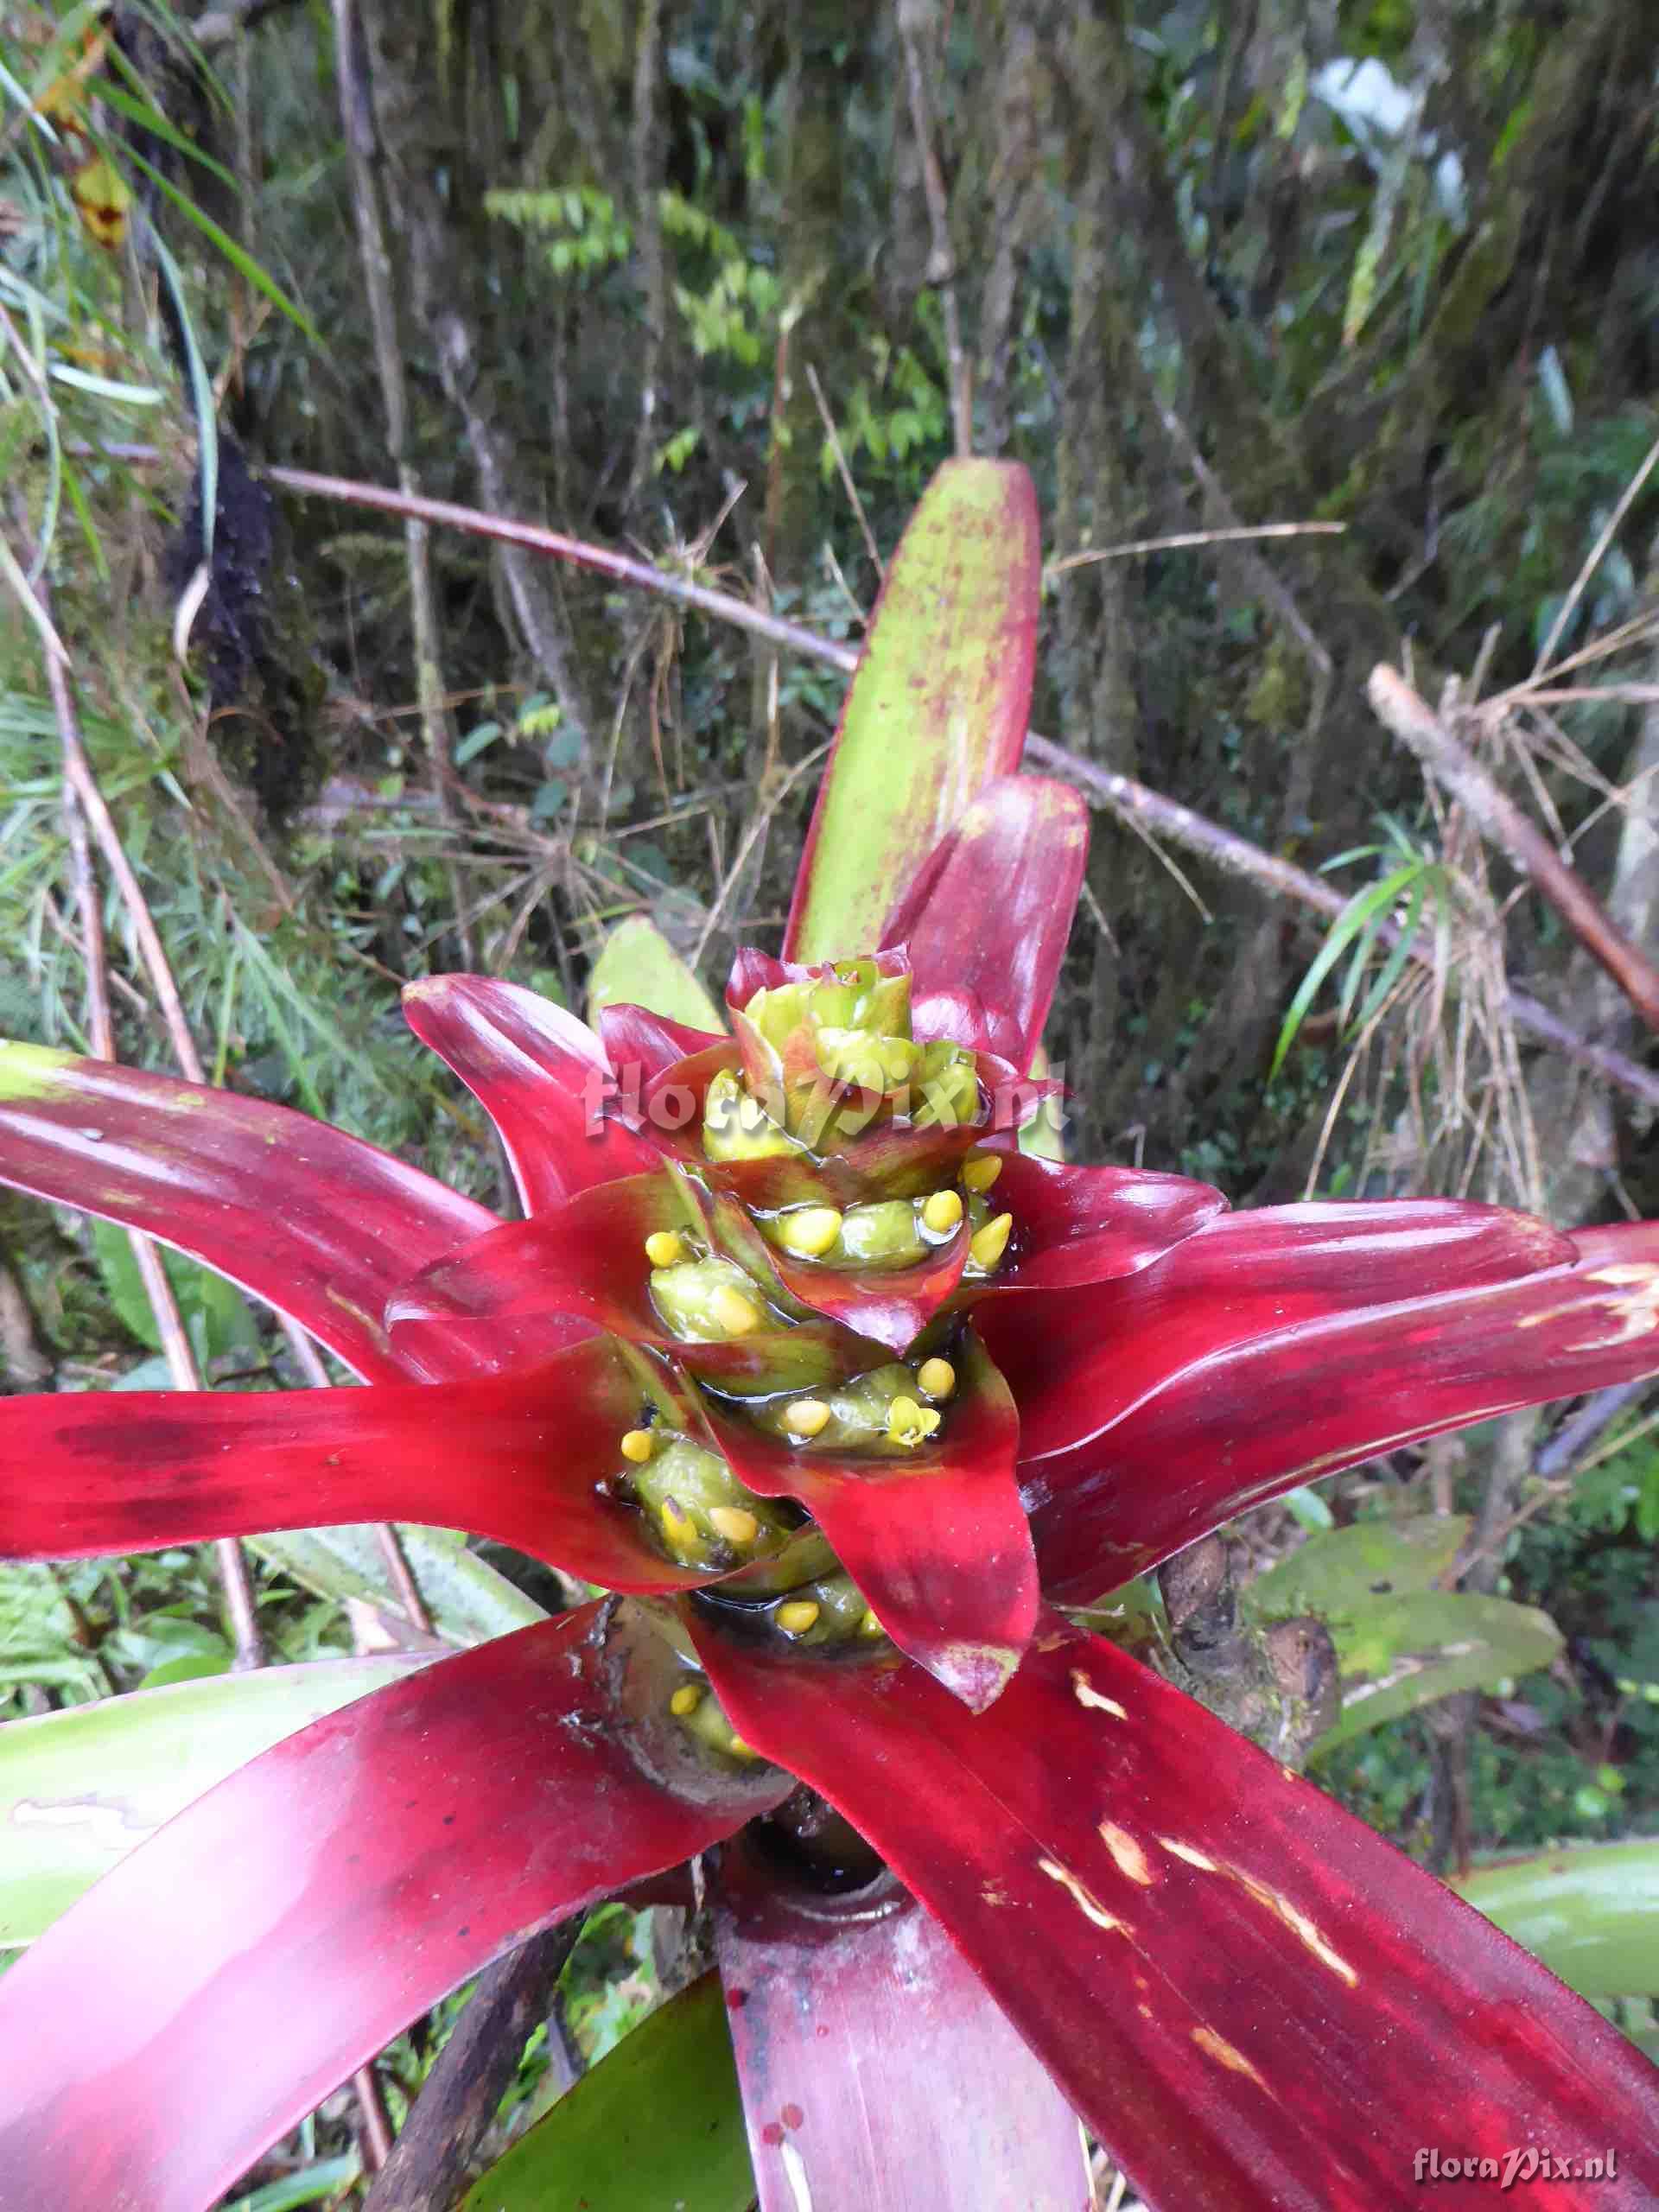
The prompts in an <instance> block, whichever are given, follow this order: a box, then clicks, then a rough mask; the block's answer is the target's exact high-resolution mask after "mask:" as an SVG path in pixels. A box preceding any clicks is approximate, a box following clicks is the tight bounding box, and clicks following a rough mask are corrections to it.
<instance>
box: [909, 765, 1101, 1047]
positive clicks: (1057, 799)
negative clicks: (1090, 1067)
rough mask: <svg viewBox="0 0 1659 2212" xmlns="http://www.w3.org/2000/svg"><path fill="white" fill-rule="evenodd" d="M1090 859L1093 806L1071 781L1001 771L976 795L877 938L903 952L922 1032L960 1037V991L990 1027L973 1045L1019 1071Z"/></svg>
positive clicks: (1046, 1001)
mask: <svg viewBox="0 0 1659 2212" xmlns="http://www.w3.org/2000/svg"><path fill="white" fill-rule="evenodd" d="M1088 854H1089V810H1088V807H1087V806H1086V805H1085V804H1084V800H1083V798H1082V796H1081V794H1080V793H1079V792H1077V791H1075V790H1073V788H1072V787H1071V785H1070V784H1060V783H1055V782H1052V781H1051V780H1050V779H1047V778H1046V777H1040V776H998V777H996V778H995V779H993V781H991V782H990V783H988V784H986V785H984V786H983V787H982V789H981V790H980V791H979V793H978V794H977V796H976V798H974V800H973V801H972V803H971V804H969V806H968V808H967V809H966V810H965V811H964V812H963V815H962V817H961V818H960V820H959V822H958V823H957V826H956V828H955V829H952V830H951V832H950V836H948V837H946V838H945V839H944V841H943V842H942V843H940V844H939V845H938V848H937V849H935V850H934V851H933V852H932V853H931V854H930V855H929V856H928V858H927V859H926V860H925V861H924V862H923V864H922V866H921V868H920V869H919V871H918V874H917V875H916V877H915V879H914V880H912V883H911V884H910V885H909V887H907V888H906V892H905V893H904V896H903V897H902V898H901V899H899V901H898V903H897V905H896V906H894V907H893V912H891V913H890V914H889V915H888V917H887V923H886V925H885V927H884V928H883V930H882V932H881V942H882V944H884V945H894V946H899V945H902V946H903V947H904V948H905V950H906V952H907V953H908V955H909V957H910V963H911V966H912V969H913V971H914V974H915V977H916V1005H915V1015H916V1024H917V1033H918V1035H919V1034H921V1033H922V1032H923V1030H924V1029H925V1030H927V1031H928V1032H929V1033H944V1034H949V1035H955V1034H956V1033H957V1032H956V1030H955V1029H954V1027H950V1023H951V1021H952V1020H953V1019H955V1018H956V1015H955V1008H956V1006H957V1001H958V999H959V997H960V995H962V994H963V993H966V994H969V995H971V996H972V997H973V998H975V999H976V1000H977V1001H979V1004H980V1005H981V1007H982V1008H983V1009H984V1014H985V1020H986V1028H987V1033H986V1034H985V1036H984V1037H983V1038H976V1039H972V1040H971V1041H973V1042H974V1043H975V1044H976V1045H980V1044H982V1045H985V1046H989V1047H990V1049H991V1051H993V1052H997V1053H1000V1054H1001V1057H1002V1058H1004V1059H1005V1060H1012V1061H1013V1062H1014V1065H1015V1066H1016V1067H1018V1068H1020V1069H1022V1070H1023V1069H1026V1068H1028V1067H1029V1066H1030V1065H1031V1062H1032V1056H1033V1053H1034V1052H1036V1049H1037V1046H1038V1044H1039V1041H1040V1039H1041V1037H1042V1033H1043V1024H1044V1022H1045V1021H1046V1020H1047V1018H1048V1009H1049V1005H1050V1003H1051V1001H1052V999H1053V996H1054V985H1055V982H1057V980H1058V976H1059V972H1060V963H1061V961H1062V960H1064V958H1065V944H1066V939H1067V938H1068V937H1070V935H1071V917H1072V915H1073V913H1074V912H1076V910H1077V894H1078V892H1079V891H1080V889H1081V888H1082V885H1083V869H1084V861H1085V860H1086V859H1087V858H1088ZM935 993H938V995H939V996H940V1001H941V1003H940V1007H939V1009H938V1013H937V1014H935V1013H934V1012H933V1009H932V1007H931V1003H930V1001H931V998H932V996H933V995H934V994H935Z"/></svg>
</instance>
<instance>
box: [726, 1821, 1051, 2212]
mask: <svg viewBox="0 0 1659 2212" xmlns="http://www.w3.org/2000/svg"><path fill="white" fill-rule="evenodd" d="M712 1888H713V1893H714V1899H715V1954H716V1955H717V1957H718V1959H719V1961H720V1971H721V1980H722V1982H723V1983H724V1985H725V1990H726V2003H727V2006H728V2018H729V2020H730V2023H731V2030H732V2042H733V2044H734V2047H735V2050H736V2053H737V2070H738V2078H739V2080H740V2082H741V2084H742V2088H743V2106H744V2111H745V2114H746V2116H747V2120H748V2128H749V2150H750V2154H751V2156H752V2158H753V2162H754V2177H755V2182H756V2184H757V2186H758V2187H759V2190H760V2212H800V2208H801V2206H802V2205H803V2204H804V2203H810V2204H813V2205H817V2206H820V2207H823V2208H833V2207H836V2206H842V2205H846V2206H856V2207H857V2208H858V2212H919V2209H920V2208H922V2207H925V2208H926V2212H1033V2207H1039V2208H1041V2212H1085V2208H1086V2207H1087V2206H1088V2205H1089V2204H1090V2201H1091V2200H1090V2193H1089V2180H1088V2173H1087V2170H1086V2168H1085V2167H1084V2162H1083V2145H1082V2143H1081V2140H1080V2139H1079V2136H1078V2133H1077V2121H1076V2120H1075V2119H1074V2118H1073V2116H1072V2113H1071V2108H1070V2107H1069V2106H1068V2105H1067V2104H1066V2102H1065V2099H1064V2098H1063V2097H1062V2096H1061V2094H1060V2093H1059V2091H1058V2089H1057V2088H1055V2086H1054V2084H1053V2082H1052V2080H1051V2079H1050V2078H1049V2075H1048V2074H1047V2073H1046V2071H1045V2069H1043V2067H1042V2066H1040V2065H1039V2063H1038V2062H1037V2060H1036V2059H1035V2058H1034V2057H1033V2056H1032V2054H1031V2052H1030V2051H1029V2050H1027V2048H1026V2046H1025V2044H1022V2043H1021V2042H1020V2038H1019V2037H1018V2036H1017V2035H1016V2034H1015V2033H1014V2030H1013V2028H1012V2027H1010V2026H1009V2024H1008V2023H1007V2020H1006V2019H1005V2018H1003V2016H1002V2014H1001V2012H999V2011H998V2010H997V2008H996V2006H995V2005H994V2004H993V2003H992V2002H991V2000H990V1999H989V1998H988V1996H987V1995H986V1994H985V1992H984V1990H983V1988H982V1986H980V1984H979V1983H978V1982H977V1981H976V1980H975V1978H974V1975H973V1974H972V1972H971V1971H970V1970H969V1967H968V1965H967V1964H966V1962H965V1961H963V1958H962V1957H961V1955H959V1953H958V1952H957V1950H956V1949H955V1948H954V1947H953V1946H952V1945H951V1943H950V1941H949V1939H948V1938H947V1936H945V1934H944V1930H943V1929H941V1928H940V1926H939V1924H938V1922H937V1921H936V1920H935V1919H934V1918H933V1917H932V1916H931V1914H929V1913H927V1912H925V1911H924V1910H922V1908H921V1907H920V1906H919V1905H918V1904H916V1903H915V1901H914V1899H913V1898H912V1897H907V1896H906V1893H905V1892H904V1891H902V1890H901V1889H899V1887H898V1886H897V1885H896V1884H894V1883H893V1881H892V1880H891V1878H887V1879H884V1880H880V1881H879V1882H878V1884H877V1885H872V1888H871V1889H870V1890H868V1891H862V1892H860V1893H858V1894H857V1895H855V1896H852V1897H815V1896H814V1895H812V1893H811V1892H810V1891H803V1890H799V1889H792V1890H790V1891H783V1890H781V1889H780V1888H779V1884H778V1880H777V1878H776V1876H775V1875H774V1874H773V1873H772V1871H771V1870H770V1869H768V1868H766V1867H765V1866H763V1865H762V1864H761V1863H760V1861H759V1860H758V1859H757V1857H756V1855H755V1853H753V1851H751V1850H749V1849H747V1847H746V1846H745V1844H744V1843H743V1841H742V1840H738V1841H735V1842H734V1843H733V1844H731V1845H729V1846H728V1847H727V1849H726V1850H725V1851H724V1852H723V1853H722V1854H721V1863H720V1866H719V1870H718V1872H717V1873H716V1874H715V1878H714V1882H713V1885H712Z"/></svg>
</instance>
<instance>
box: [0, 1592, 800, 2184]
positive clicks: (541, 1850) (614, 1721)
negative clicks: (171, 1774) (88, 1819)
mask: <svg viewBox="0 0 1659 2212" xmlns="http://www.w3.org/2000/svg"><path fill="white" fill-rule="evenodd" d="M607 1623H609V1625H608V1626H607ZM624 1637H625V1632H624V1630H622V1629H621V1627H620V1625H619V1624H616V1623H614V1622H610V1619H609V1616H608V1615H607V1611H606V1609H605V1608H603V1607H600V1606H593V1605H588V1606H584V1607H583V1608H582V1610H581V1611H577V1612H574V1613H569V1614H566V1615H565V1616H563V1618H561V1619H558V1620H555V1621H549V1622H546V1623H545V1624H538V1625H537V1626H536V1627H534V1628H530V1629H524V1630H520V1631H519V1632H518V1634H516V1635H513V1636H508V1637H502V1638H500V1639H499V1641H498V1642H495V1643H486V1644H484V1645H482V1646H480V1648H479V1649H477V1650H474V1651H467V1652H463V1653H461V1654H459V1655H457V1656H455V1657H454V1658H452V1659H447V1660H444V1661H442V1662H440V1663H439V1664H438V1665H436V1666H434V1667H429V1668H426V1669H423V1670H422V1672H421V1673H420V1674H418V1675H414V1676H413V1677H411V1678H410V1680H409V1681H403V1682H398V1683H397V1684H394V1685H393V1686H392V1687H391V1688H387V1689H384V1690H380V1691H378V1692H377V1693H376V1694H374V1695H373V1696H372V1697H367V1698H365V1699H363V1700H360V1701H359V1703H357V1704H355V1705H353V1706H350V1707H346V1709H345V1710H344V1711H343V1712H340V1713H334V1714H332V1715H330V1716H329V1718H328V1719H325V1720H321V1721H319V1722H317V1723H316V1724H315V1726H312V1727H310V1728H307V1729H304V1730H302V1732H301V1733H300V1734H298V1735H297V1736H292V1737H290V1738H288V1739H287V1741H286V1742H284V1743H281V1744H278V1745H276V1746H275V1747H274V1748H273V1749H272V1750H270V1751H267V1752H265V1753H264V1755H263V1756H262V1757H261V1758H257V1759H255V1760H254V1761H253V1762H252V1763H251V1764H250V1765H248V1766H245V1767H244V1768H242V1769H241V1770H240V1771H239V1772H238V1773H236V1774H234V1775H232V1777H230V1778H229V1779H228V1780H227V1781H226V1782H224V1783H220V1784H219V1788H218V1789H213V1790H211V1791H210V1792H209V1793H208V1795H207V1796H206V1797H203V1798H201V1799H200V1800H199V1801H198V1802H196V1803H195V1804H194V1805H193V1806H191V1807H189V1808H188V1809H187V1810H186V1811H185V1812H183V1813H181V1814H180V1815H178V1816H177V1817H176V1818H175V1820H173V1821H169V1822H168V1825H167V1827H164V1828H163V1829H162V1831H161V1832H160V1834H158V1835H156V1837H155V1838H154V1839H153V1840H151V1841H150V1842H149V1843H147V1844H144V1845H143V1846H141V1847H140V1848H139V1849H138V1850H137V1851H136V1852H134V1853H132V1855H131V1856H130V1858H128V1859H124V1860H123V1861H122V1863H121V1864H120V1866H118V1867H117V1868H116V1869H115V1870H114V1872H112V1873H111V1874H109V1875H108V1876H106V1877H105V1879H104V1880H103V1881H102V1882H100V1883H99V1885H98V1886H97V1887H96V1888H95V1889H94V1890H92V1891H91V1892H90V1893H89V1894H88V1895H87V1896H86V1897H85V1898H83V1899H82V1901H81V1902H80V1903H79V1904H78V1905H76V1906H74V1907H73V1909H72V1910H70V1911H69V1912H67V1914H66V1915H65V1916H64V1917H63V1918H62V1919H61V1920H60V1921H58V1922H57V1923H55V1924H54V1926H53V1927H52V1928H51V1929H48V1932H47V1933H46V1934H45V1935H44V1936H42V1937H41V1939H40V1941H39V1942H38V1943H36V1944H35V1947H34V1948H33V1949H32V1950H30V1951H29V1952H28V1953H27V1954H26V1955H24V1957H23V1958H22V1961H20V1962H19V1963H18V1964H17V1965H16V1967H13V1968H12V1969H11V1971H10V1973H9V1974H7V1975H6V1976H5V1978H4V1981H3V1984H0V2083H3V2085H4V2087H3V2091H0V2202H3V2203H4V2204H5V2205H6V2206H7V2207H8V2208H9V2212H10V2208H12V2207H16V2208H18V2212H23V2208H28V2212H35V2208H37V2207H38V2208H40V2212H45V2208H47V2207H48V2206H49V2207H50V2208H51V2212H107V2208H109V2207H110V2206H111V2205H114V2204H129V2205H134V2206H143V2207H146V2208H152V2209H153V2212H162V2208H165V2212H204V2208H206V2207H207V2206H208V2205H211V2204H212V2203H213V2202H215V2201H216V2200H217V2198H218V2196H219V2194H220V2193H221V2191H223V2190H226V2189H227V2188H228V2187H229V2186H230V2185H231V2183H233V2182H234V2181H235V2180H236V2178H237V2177H238V2175H239V2174H240V2173H242V2172H243V2171H245V2169H246V2167H247V2166H248V2165H249V2164H251V2161H252V2160H253V2159H254V2158H257V2156H258V2154H259V2153H260V2152H261V2151H262V2150H264V2147H265V2146H266V2145H267V2144H269V2143H270V2142H271V2141H273V2140H274V2139H276V2138H277V2137H278V2136H280V2135H282V2134H283V2133H285V2131H286V2130H287V2129H289V2128H290V2127H292V2126H295V2124H296V2122H297V2121H298V2120H300V2119H301V2118H302V2116H303V2115H304V2114H305V2113H308V2112H309V2111H310V2110H311V2109H312V2107H314V2106H315V2105H316V2104H317V2103H318V2102H319V2101H321V2099H322V2098H323V2097H324V2096H326V2095H327V2093H328V2092H329V2091H330V2090H331V2089H332V2088H334V2086H335V2084H336V2083H337V2082H340V2081H342V2080H343V2079H344V2078H345V2077H346V2075H348V2074H350V2073H351V2072H352V2070H353V2069H354V2068H355V2067H358V2066H360V2065H362V2064H364V2063H366V2062H367V2061H368V2060H369V2059H370V2058H371V2057H372V2056H373V2055H374V2054H375V2053H376V2052H377V2051H378V2050H380V2049H381V2048H382V2047H383V2046H384V2045H385V2044H386V2043H388V2042H389V2041H390V2040H391V2037H393V2036H395V2035H396V2034H397V2032H398V2031H399V2030H400V2029H402V2028H403V2027H404V2025H405V2024H407V2022H408V2021H410V2019H412V2018H414V2017H415V2016H416V2014H418V2013H420V2012H425V2011H426V2010H427V2009H428V2008H429V2006H430V2005H434V2004H435V2003H436V2001H437V1999H439V1998H440V1997H442V1995H443V1994H444V1993H445V1992H446V1991H448V1990H449V1989H452V1988H454V1986H455V1985H456V1983H457V1982H460V1981H462V1980H465V1979H466V1977H467V1975H468V1974H474V1973H476V1972H477V1971H478V1969H479V1968H480V1967H482V1966H484V1965H486V1964H487V1962H488V1961H490V1960H491V1959H493V1958H494V1957H496V1956H497V1955H499V1953H501V1952H503V1951H505V1950H507V1949H509V1948H512V1946H513V1945H514V1944H517V1943H519V1942H524V1939H525V1938H526V1937H527V1936H531V1935H533V1934H534V1933H535V1932H536V1930H537V1929H538V1928H541V1927H543V1926H544V1925H546V1923H549V1922H550V1921H552V1920H555V1919H557V1918H559V1917H561V1916H563V1915H564V1914H567V1913H571V1912H577V1911H580V1910H583V1909H584V1908H585V1907H586V1906H588V1905H590V1904H594V1902H595V1901H596V1900H597V1899H599V1898H601V1897H606V1896H608V1895H609V1894H610V1893H611V1892H612V1891H613V1890H615V1889H616V1888H618V1887H619V1886H620V1885H623V1884H626V1882H628V1881H629V1880H631V1879H632V1878H636V1877H639V1876H642V1875H648V1874H652V1873H655V1872H658V1870H659V1869H661V1868H664V1867H667V1866H673V1865H675V1864H676V1863H677V1861H679V1860H681V1859H685V1858H688V1857H690V1855H691V1854H692V1853H695V1852H698V1851H702V1850H704V1849H706V1848H707V1847H708V1846H709V1845H710V1844H712V1843H714V1842H715V1841H717V1840H719V1839H721V1837H723V1836H727V1835H729V1834H732V1832H733V1831H734V1829H735V1828H736V1827H739V1826H740V1825H741V1823H742V1822H743V1821H745V1820H747V1819H748V1818H749V1817H750V1816H751V1815H753V1814H754V1813H756V1812H759V1811H761V1810H764V1809H765V1808H766V1806H767V1805H768V1804H771V1803H773V1802H776V1801H777V1799H778V1797H779V1796H780V1795H781V1793H782V1791H783V1789H785V1788H786V1787H787V1784H786V1783H785V1782H784V1781H783V1780H782V1778H781V1777H776V1776H774V1775H772V1774H770V1773H764V1772H763V1773H760V1774H756V1775H753V1776H737V1775H734V1776H733V1777H730V1778H729V1779H716V1778H715V1777H711V1776H709V1775H708V1774H707V1773H704V1772H702V1770H699V1769H697V1768H696V1767H695V1766H691V1765H687V1766H685V1767H684V1768H683V1770H680V1771H676V1770H674V1769H673V1768H671V1767H665V1766H664V1765H663V1764H661V1763H660V1762H661V1761H662V1760H664V1759H671V1758H675V1757H676V1756H677V1755H678V1756H682V1757H686V1758H689V1754H686V1753H684V1752H683V1748H682V1751H681V1752H680V1753H679V1754H677V1752H676V1748H675V1747H676V1745H680V1746H681V1747H683V1743H684V1739H683V1737H682V1736H681V1735H680V1732H678V1731H677V1729H668V1728H665V1729H664V1730H662V1731H661V1737H662V1741H661V1745H660V1746H659V1747H658V1750H657V1751H654V1752H653V1753H652V1765H653V1770H654V1772H648V1771H647V1770H646V1768H645V1766H644V1765H642V1764H639V1762H637V1761H636V1759H635V1758H634V1757H633V1756H632V1753H631V1752H630V1750H629V1749H628V1739H627V1735H626V1731H627V1728H628V1726H630V1725H631V1723H632V1719H633V1710H634V1707H636V1706H641V1705H643V1707H645V1709H646V1710H652V1711H654V1710H655V1709H656V1707H657V1706H658V1703H659V1696H658V1692H659V1689H660V1685H658V1684H656V1683H654V1682H653V1681H652V1655H651V1653H650V1652H649V1651H648V1650H647V1649H645V1648H644V1647H643V1646H640V1647H637V1648H635V1649H633V1650H632V1651H631V1652H630V1651H629V1650H628V1649H626V1645H625V1641H624ZM651 1725H652V1726H654V1725H655V1724H654V1723H653V1724H651ZM665 1772H670V1773H674V1774H675V1786H674V1787H670V1786H669V1785H668V1784H667V1783H666V1782H665V1781H664V1780H663V1779H661V1778H655V1777H660V1776H661V1775H662V1774H664V1773H665Z"/></svg>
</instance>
